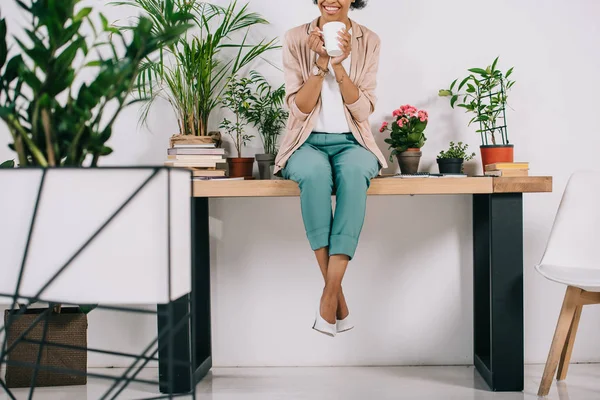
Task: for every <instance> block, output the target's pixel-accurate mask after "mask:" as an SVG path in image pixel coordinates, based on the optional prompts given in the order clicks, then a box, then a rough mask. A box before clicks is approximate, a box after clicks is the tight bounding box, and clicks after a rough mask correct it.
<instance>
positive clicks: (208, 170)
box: [165, 143, 226, 179]
mask: <svg viewBox="0 0 600 400" xmlns="http://www.w3.org/2000/svg"><path fill="white" fill-rule="evenodd" d="M165 166H167V167H177V168H187V169H190V170H192V171H193V176H194V178H199V179H201V178H220V177H224V176H225V169H226V164H225V149H222V148H216V146H215V144H214V143H207V144H186V143H182V144H174V145H173V147H172V148H170V149H168V150H167V161H165Z"/></svg>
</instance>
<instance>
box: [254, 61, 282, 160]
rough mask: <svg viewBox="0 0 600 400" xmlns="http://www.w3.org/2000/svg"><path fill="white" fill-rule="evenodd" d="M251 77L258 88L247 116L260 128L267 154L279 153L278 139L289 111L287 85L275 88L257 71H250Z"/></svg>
mask: <svg viewBox="0 0 600 400" xmlns="http://www.w3.org/2000/svg"><path fill="white" fill-rule="evenodd" d="M250 78H251V79H252V82H253V83H255V84H256V85H257V88H256V92H255V93H253V94H252V95H251V96H250V105H249V107H248V109H247V110H246V118H247V119H248V122H250V123H251V124H253V125H254V126H255V127H256V128H258V131H259V133H260V136H261V138H262V142H263V147H264V149H265V154H277V139H278V137H279V135H280V134H281V130H282V129H283V128H284V127H285V122H286V120H287V118H288V112H287V111H285V109H284V108H283V102H284V99H285V85H281V86H280V87H278V88H277V89H275V90H273V87H272V86H271V85H270V84H269V82H268V81H267V80H266V79H265V78H264V77H263V76H262V75H260V74H259V73H258V72H256V71H252V72H251V73H250Z"/></svg>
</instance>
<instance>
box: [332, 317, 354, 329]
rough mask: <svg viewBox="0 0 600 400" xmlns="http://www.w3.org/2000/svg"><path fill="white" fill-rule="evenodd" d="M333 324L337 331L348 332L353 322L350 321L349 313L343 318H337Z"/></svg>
mask: <svg viewBox="0 0 600 400" xmlns="http://www.w3.org/2000/svg"><path fill="white" fill-rule="evenodd" d="M335 325H336V326H335V327H336V331H337V333H342V332H348V331H349V330H350V329H352V328H354V322H353V321H352V318H351V317H350V314H348V315H347V316H346V318H344V319H338V320H337V321H336V324H335Z"/></svg>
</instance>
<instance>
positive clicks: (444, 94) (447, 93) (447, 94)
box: [439, 89, 452, 97]
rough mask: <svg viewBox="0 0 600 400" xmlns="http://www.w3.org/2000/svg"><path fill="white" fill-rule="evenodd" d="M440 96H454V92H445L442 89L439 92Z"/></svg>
mask: <svg viewBox="0 0 600 400" xmlns="http://www.w3.org/2000/svg"><path fill="white" fill-rule="evenodd" d="M439 96H440V97H449V96H452V91H450V90H443V89H442V90H440V92H439Z"/></svg>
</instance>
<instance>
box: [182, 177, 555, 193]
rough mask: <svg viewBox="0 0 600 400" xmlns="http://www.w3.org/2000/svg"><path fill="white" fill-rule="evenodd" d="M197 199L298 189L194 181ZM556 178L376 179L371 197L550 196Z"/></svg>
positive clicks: (274, 183)
mask: <svg viewBox="0 0 600 400" xmlns="http://www.w3.org/2000/svg"><path fill="white" fill-rule="evenodd" d="M193 185H194V197H295V196H299V195H300V189H299V188H298V185H297V184H296V183H295V182H293V181H289V180H270V181H259V180H247V181H227V180H225V181H218V180H212V181H194V184H193ZM549 192H552V177H550V176H529V177H519V178H496V177H468V178H410V179H402V178H376V179H373V181H372V183H371V187H370V189H369V192H368V194H369V195H370V196H377V195H445V194H493V193H549Z"/></svg>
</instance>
